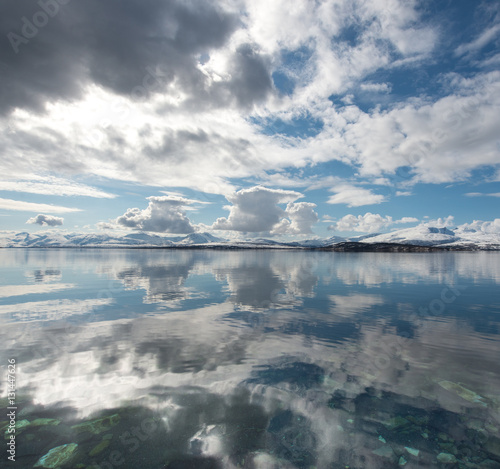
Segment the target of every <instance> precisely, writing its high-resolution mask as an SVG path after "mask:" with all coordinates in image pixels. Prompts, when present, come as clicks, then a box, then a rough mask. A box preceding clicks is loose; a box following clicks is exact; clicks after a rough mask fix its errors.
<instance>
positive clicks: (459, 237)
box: [361, 225, 500, 248]
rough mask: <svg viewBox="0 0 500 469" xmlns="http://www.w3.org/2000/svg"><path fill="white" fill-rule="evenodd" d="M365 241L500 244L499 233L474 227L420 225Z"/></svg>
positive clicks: (480, 246) (422, 244)
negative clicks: (478, 229) (474, 228)
mask: <svg viewBox="0 0 500 469" xmlns="http://www.w3.org/2000/svg"><path fill="white" fill-rule="evenodd" d="M361 242H363V243H401V244H415V245H419V246H443V247H444V246H450V247H451V246H458V245H473V246H477V247H478V248H486V247H491V246H495V245H498V246H500V234H499V233H485V232H483V231H477V230H473V229H470V228H469V229H463V228H455V229H453V230H452V229H449V228H437V227H431V226H424V225H419V226H416V227H414V228H405V229H402V230H397V231H392V232H391V233H385V234H380V235H377V236H371V237H369V238H365V239H363V240H361Z"/></svg>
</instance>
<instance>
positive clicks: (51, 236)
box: [0, 231, 226, 248]
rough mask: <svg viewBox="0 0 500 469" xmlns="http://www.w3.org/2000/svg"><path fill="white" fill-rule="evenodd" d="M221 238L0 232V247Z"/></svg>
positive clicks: (206, 235)
mask: <svg viewBox="0 0 500 469" xmlns="http://www.w3.org/2000/svg"><path fill="white" fill-rule="evenodd" d="M225 241H226V240H225V239H222V238H217V237H215V236H212V235H211V234H210V233H192V234H189V235H187V236H177V237H167V236H160V235H155V234H149V233H130V234H126V235H109V234H93V233H91V234H82V233H59V232H57V231H51V232H46V233H39V234H38V233H34V234H30V233H25V232H23V233H16V234H14V235H12V234H6V233H3V234H2V235H0V247H44V248H45V247H162V246H164V247H168V246H177V245H181V246H183V245H195V244H208V243H223V242H225Z"/></svg>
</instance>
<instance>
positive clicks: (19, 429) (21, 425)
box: [5, 419, 30, 440]
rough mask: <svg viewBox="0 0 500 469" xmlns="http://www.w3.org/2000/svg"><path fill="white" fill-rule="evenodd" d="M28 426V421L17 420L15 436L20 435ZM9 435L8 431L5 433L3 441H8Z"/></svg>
mask: <svg viewBox="0 0 500 469" xmlns="http://www.w3.org/2000/svg"><path fill="white" fill-rule="evenodd" d="M29 426H30V422H29V420H26V419H24V420H18V421H17V422H16V435H20V434H21V433H22V432H23V431H24V430H26V428H28V427H29ZM10 435H11V434H10V433H9V432H8V431H5V439H6V440H8V439H9V438H10Z"/></svg>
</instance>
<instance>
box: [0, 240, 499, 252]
mask: <svg viewBox="0 0 500 469" xmlns="http://www.w3.org/2000/svg"><path fill="white" fill-rule="evenodd" d="M1 249H183V250H185V249H199V250H213V251H248V250H259V251H262V250H273V251H323V252H324V251H326V252H403V253H409V252H477V251H500V245H490V246H477V245H470V244H469V245H466V244H463V245H455V246H435V245H434V246H429V245H419V244H403V243H360V242H342V243H337V244H332V245H330V246H293V245H288V244H286V243H283V244H280V245H265V244H262V245H258V244H256V245H234V244H233V245H224V244H190V245H172V246H133V245H132V246H127V245H123V246H120V245H117V246H111V245H102V246H99V245H88V246H6V247H1Z"/></svg>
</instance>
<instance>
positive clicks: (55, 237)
mask: <svg viewBox="0 0 500 469" xmlns="http://www.w3.org/2000/svg"><path fill="white" fill-rule="evenodd" d="M344 242H350V243H363V244H373V243H398V244H413V245H418V246H442V247H458V246H460V247H470V248H479V249H500V234H499V233H485V232H484V231H479V230H474V229H471V228H461V227H459V228H455V229H449V228H439V227H430V226H424V225H419V226H416V227H414V228H406V229H402V230H397V231H392V232H390V233H385V234H377V233H376V234H369V235H362V236H355V237H348V238H343V237H340V236H332V237H330V238H326V239H309V240H302V241H294V242H281V241H277V240H274V239H265V238H253V239H249V240H244V241H236V240H226V239H223V238H218V237H216V236H214V235H212V234H210V233H191V234H189V235H187V236H175V237H172V236H161V235H157V234H151V233H143V232H134V233H128V234H125V235H123V234H114V235H113V234H107V233H102V234H95V233H90V234H87V233H65V232H59V231H57V230H52V231H46V232H41V233H31V234H30V233H27V232H22V233H12V232H11V233H8V232H3V233H0V247H4V248H7V247H43V248H47V247H106V248H112V247H175V246H178V247H189V246H205V247H206V246H219V247H227V248H232V247H234V248H283V249H285V248H312V249H314V248H324V247H328V246H332V245H336V244H339V243H344Z"/></svg>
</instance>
